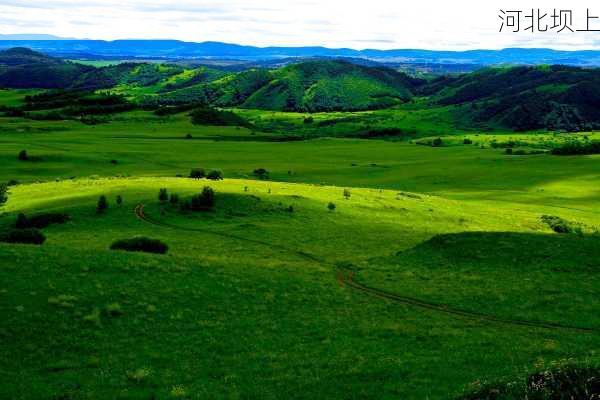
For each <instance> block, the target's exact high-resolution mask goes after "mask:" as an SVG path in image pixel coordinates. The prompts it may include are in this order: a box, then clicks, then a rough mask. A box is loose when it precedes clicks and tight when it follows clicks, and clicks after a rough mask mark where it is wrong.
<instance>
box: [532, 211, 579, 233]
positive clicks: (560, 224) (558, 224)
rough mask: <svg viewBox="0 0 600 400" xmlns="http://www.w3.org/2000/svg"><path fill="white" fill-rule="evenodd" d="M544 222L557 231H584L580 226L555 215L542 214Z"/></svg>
mask: <svg viewBox="0 0 600 400" xmlns="http://www.w3.org/2000/svg"><path fill="white" fill-rule="evenodd" d="M542 222H544V223H545V224H546V225H548V226H549V227H550V228H551V229H552V230H553V231H554V232H556V233H576V234H581V233H582V232H581V228H580V227H579V226H576V225H574V224H573V223H571V222H569V221H567V220H565V219H562V218H560V217H556V216H553V215H542Z"/></svg>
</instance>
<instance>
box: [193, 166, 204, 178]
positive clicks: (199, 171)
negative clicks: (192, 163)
mask: <svg viewBox="0 0 600 400" xmlns="http://www.w3.org/2000/svg"><path fill="white" fill-rule="evenodd" d="M205 176H206V172H205V171H204V168H194V169H193V170H191V171H190V178H192V179H202V178H204V177H205Z"/></svg>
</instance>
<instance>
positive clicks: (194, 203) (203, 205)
mask: <svg viewBox="0 0 600 400" xmlns="http://www.w3.org/2000/svg"><path fill="white" fill-rule="evenodd" d="M214 205H215V192H214V190H213V189H212V188H211V187H209V186H204V188H203V189H202V193H200V194H197V195H195V196H193V197H192V200H191V202H190V210H192V211H202V210H208V209H211V208H212V207H213V206H214Z"/></svg>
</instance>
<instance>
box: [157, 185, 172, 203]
mask: <svg viewBox="0 0 600 400" xmlns="http://www.w3.org/2000/svg"><path fill="white" fill-rule="evenodd" d="M158 200H160V201H161V202H165V201H168V200H169V193H168V192H167V189H166V188H161V189H160V190H159V191H158Z"/></svg>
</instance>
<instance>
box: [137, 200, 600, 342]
mask: <svg viewBox="0 0 600 400" xmlns="http://www.w3.org/2000/svg"><path fill="white" fill-rule="evenodd" d="M134 213H135V215H136V217H137V218H138V219H140V220H142V221H144V222H147V223H150V224H152V225H155V226H159V227H162V228H168V229H174V230H180V231H188V232H200V233H206V234H210V235H215V236H221V237H225V238H229V239H236V240H240V241H244V242H248V243H253V244H259V245H263V246H266V247H269V248H275V249H278V250H280V251H282V252H286V253H289V254H294V255H296V256H299V257H302V258H304V259H307V260H310V261H313V262H316V263H319V264H321V265H324V266H328V267H333V268H334V269H336V270H337V273H336V279H337V281H338V283H339V284H340V285H341V286H343V287H347V288H349V289H351V290H354V291H356V292H359V293H362V294H365V295H367V296H371V297H375V298H378V299H382V300H387V301H391V302H394V303H400V304H404V305H408V306H412V307H417V308H421V309H426V310H430V311H435V312H438V313H442V314H446V315H449V316H452V317H455V318H461V319H467V320H472V321H482V322H488V323H495V324H501V325H513V326H521V327H530V328H541V329H549V330H555V331H556V330H562V331H570V332H579V333H595V334H600V329H595V328H585V327H579V326H572V325H565V324H560V323H554V322H544V321H534V320H525V319H513V318H502V317H496V316H494V315H490V314H484V313H478V312H473V311H466V310H461V309H457V308H452V307H449V306H447V305H444V304H438V303H432V302H429V301H425V300H421V299H418V298H415V297H409V296H403V295H400V294H396V293H392V292H388V291H385V290H382V289H377V288H372V287H370V286H367V285H363V284H361V283H359V282H356V281H355V280H354V273H353V272H352V271H347V270H342V269H339V268H338V267H337V266H336V265H335V264H334V263H331V262H328V261H326V260H324V259H322V258H319V257H317V256H314V255H312V254H308V253H305V252H303V251H298V250H293V249H289V248H287V247H285V246H280V245H276V244H273V243H269V242H263V241H260V240H256V239H249V238H246V237H243V236H238V235H234V234H228V233H224V232H216V231H212V230H209V229H202V228H187V227H181V226H177V225H173V224H169V223H166V222H162V221H157V220H155V219H153V218H152V217H149V216H148V215H146V214H145V213H144V204H142V203H140V204H138V205H137V206H136V207H135V209H134Z"/></svg>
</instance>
